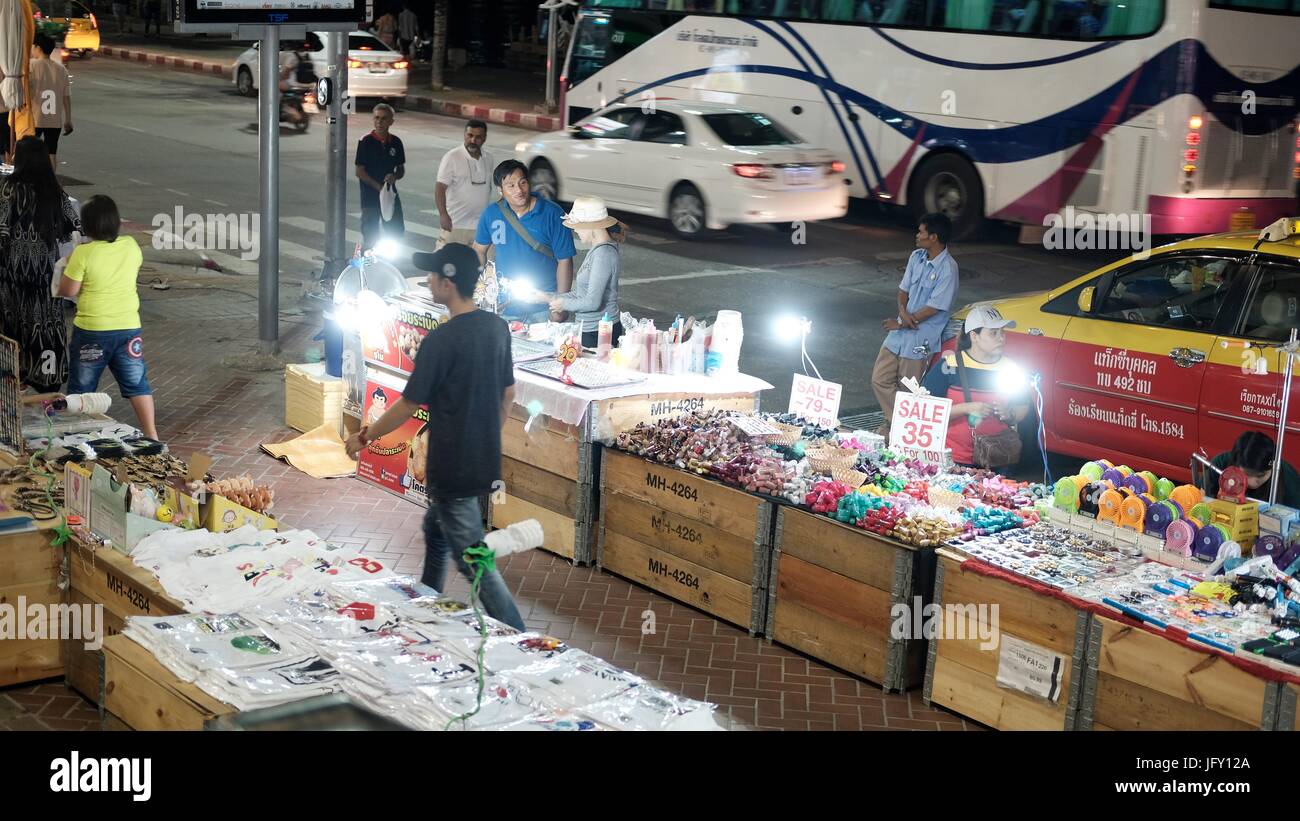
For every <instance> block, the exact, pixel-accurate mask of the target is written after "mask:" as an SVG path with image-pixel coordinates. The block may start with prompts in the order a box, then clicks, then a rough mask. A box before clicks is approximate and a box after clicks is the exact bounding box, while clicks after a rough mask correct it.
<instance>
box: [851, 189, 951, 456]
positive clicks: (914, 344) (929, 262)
mask: <svg viewBox="0 0 1300 821" xmlns="http://www.w3.org/2000/svg"><path fill="white" fill-rule="evenodd" d="M951 234H952V221H951V220H949V219H948V218H947V217H946V216H944V215H943V214H926V215H925V216H924V217H922V218H921V221H920V226H919V227H918V228H917V229H916V251H915V252H914V253H913V254H912V256H911V257H909V258H908V260H907V270H906V271H905V272H904V273H903V281H902V282H900V283H898V315H897V316H896V317H891V318H889V319H886V320H885V321H884V323H882V324H883V325H884V328H885V330H886V331H888V332H889V333H888V335H887V336H886V337H885V343H884V344H883V345H881V346H880V355H879V356H877V357H876V366H875V368H874V369H873V370H872V372H871V389H872V391H874V392H875V394H876V400H877V401H878V402H880V409H881V410H882V411H884V414H885V422H884V425H882V426H881V428H880V430H879V431H877V432H878V433H880V434H881V435H882V436H884V437H886V438H888V437H889V423H890V419H891V417H892V416H893V413H894V397H895V395H897V393H898V388H899V386H900V385H902V382H903V380H904V379H906V378H907V377H909V376H913V377H916V380H917V381H918V382H919V381H920V380H921V379H922V378H923V377H924V376H925V368H926V365H928V364H929V362H930V357H931V355H933V354H934V353H936V352H938V350H939V345H940V344H941V343H942V340H943V329H944V326H945V325H946V324H947V323H948V316H949V315H950V314H951V313H952V306H953V300H955V299H956V297H957V284H958V277H957V262H956V260H954V259H953V258H952V255H951V254H949V253H948V238H949V236H951Z"/></svg>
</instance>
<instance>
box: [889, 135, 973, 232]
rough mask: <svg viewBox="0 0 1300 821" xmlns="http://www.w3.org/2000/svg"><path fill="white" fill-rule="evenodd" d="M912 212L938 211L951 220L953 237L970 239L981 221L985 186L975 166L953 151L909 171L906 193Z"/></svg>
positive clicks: (916, 215)
mask: <svg viewBox="0 0 1300 821" xmlns="http://www.w3.org/2000/svg"><path fill="white" fill-rule="evenodd" d="M907 199H908V202H909V203H910V204H911V206H912V213H913V215H915V217H916V218H917V219H918V220H919V219H920V218H921V216H922V215H923V214H931V213H935V212H937V213H940V214H943V215H944V216H946V217H948V219H950V220H952V236H953V239H969V238H970V237H972V236H974V235H975V234H977V233H979V230H980V228H981V226H982V225H983V224H984V185H983V184H982V183H981V182H980V178H979V174H978V173H976V171H975V168H974V166H972V165H971V164H970V163H969V162H967V161H966V160H965V158H963V157H960V156H958V155H956V154H939V155H938V156H935V157H933V158H931V159H929V160H926V161H925V162H924V163H922V164H921V167H920V168H918V169H917V170H916V172H915V173H914V174H912V182H911V185H910V187H909V189H908V192H907Z"/></svg>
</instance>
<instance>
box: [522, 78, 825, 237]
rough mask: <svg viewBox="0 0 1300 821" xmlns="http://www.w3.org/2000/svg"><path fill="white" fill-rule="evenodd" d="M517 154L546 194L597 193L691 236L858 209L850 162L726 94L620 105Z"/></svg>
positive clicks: (537, 187) (531, 143) (620, 207)
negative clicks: (710, 99)
mask: <svg viewBox="0 0 1300 821" xmlns="http://www.w3.org/2000/svg"><path fill="white" fill-rule="evenodd" d="M515 155H516V158H517V159H518V160H519V161H520V162H522V163H524V165H526V166H528V171H529V182H530V185H531V187H532V189H533V190H534V191H537V192H538V193H539V194H541V195H542V196H544V197H549V198H551V199H565V200H569V199H572V198H573V197H575V196H578V195H580V194H592V195H595V196H598V197H601V198H602V199H604V200H605V202H606V204H608V206H609V207H610V208H612V209H616V210H621V211H630V212H632V213H637V214H646V215H649V216H655V217H665V218H667V219H668V220H669V222H671V223H672V227H673V230H674V231H676V232H677V234H678V235H679V236H681V237H684V238H692V237H695V236H698V235H699V234H700V232H701V231H703V230H705V229H706V228H712V229H722V228H726V227H727V226H728V225H733V224H736V223H761V222H777V223H779V222H794V221H796V220H803V221H813V220H824V219H835V218H837V217H842V216H844V214H845V212H846V211H847V210H848V203H849V193H848V186H847V185H845V182H844V164H843V163H842V162H840V161H839V160H837V159H836V158H835V157H834V155H832V154H831V152H829V151H827V150H825V149H821V148H817V147H815V146H812V145H809V144H808V143H806V142H804V141H803V140H802V139H800V138H799V137H798V136H796V135H795V134H794V133H792V132H791V131H789V130H788V129H786V128H784V127H783V126H781V125H780V124H779V123H777V122H776V121H775V120H773V119H771V118H770V117H768V116H767V115H766V114H761V113H758V112H755V111H751V110H748V109H745V108H737V107H735V106H731V105H725V104H721V103H704V102H692V101H684V100H664V99H656V100H655V101H654V109H653V110H652V111H645V110H643V106H642V104H641V103H635V104H625V105H614V106H611V107H609V108H606V109H604V110H603V111H598V112H596V113H595V114H592V115H590V116H589V117H587V118H585V119H583V120H580V121H579V122H578V123H576V124H575V125H574V126H573V127H571V128H570V129H569V130H567V131H556V132H551V133H549V134H543V135H541V136H539V137H536V138H535V139H531V140H524V141H522V142H520V143H518V144H516V145H515Z"/></svg>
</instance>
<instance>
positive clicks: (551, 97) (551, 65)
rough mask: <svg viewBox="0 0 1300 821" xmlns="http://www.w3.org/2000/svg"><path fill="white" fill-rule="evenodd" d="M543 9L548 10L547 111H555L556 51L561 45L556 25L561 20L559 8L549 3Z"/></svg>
mask: <svg viewBox="0 0 1300 821" xmlns="http://www.w3.org/2000/svg"><path fill="white" fill-rule="evenodd" d="M542 8H548V11H547V15H548V17H547V19H548V21H549V22H548V23H547V25H546V110H547V111H554V110H555V68H556V65H555V58H556V54H555V50H556V46H557V45H558V43H559V37H558V36H557V35H556V33H555V25H556V23H558V22H559V20H560V15H559V6H556V5H553V4H551V3H548V4H547V5H545V6H543V7H542Z"/></svg>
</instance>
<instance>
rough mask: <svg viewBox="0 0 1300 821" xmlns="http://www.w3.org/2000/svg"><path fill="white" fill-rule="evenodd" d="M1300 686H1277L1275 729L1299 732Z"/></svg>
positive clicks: (1288, 683) (1287, 684)
mask: <svg viewBox="0 0 1300 821" xmlns="http://www.w3.org/2000/svg"><path fill="white" fill-rule="evenodd" d="M1297 702H1300V685H1297V684H1291V683H1290V682H1283V683H1282V684H1280V685H1279V686H1278V711H1277V729H1279V730H1286V731H1287V732H1300V710H1297V709H1296V703H1297Z"/></svg>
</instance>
